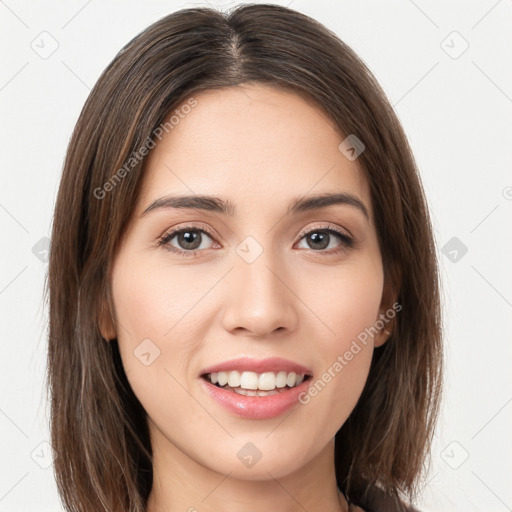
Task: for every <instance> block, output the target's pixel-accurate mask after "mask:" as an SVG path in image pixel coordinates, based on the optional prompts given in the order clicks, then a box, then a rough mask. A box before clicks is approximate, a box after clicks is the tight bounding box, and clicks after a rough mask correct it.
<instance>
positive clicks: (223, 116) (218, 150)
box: [138, 84, 371, 214]
mask: <svg viewBox="0 0 512 512" xmlns="http://www.w3.org/2000/svg"><path fill="white" fill-rule="evenodd" d="M193 99H194V100H195V102H194V103H190V101H189V104H195V106H194V107H192V108H186V109H183V110H180V107H177V109H175V110H174V111H173V112H172V113H170V116H171V115H172V116H174V117H173V118H172V119H173V123H172V129H170V130H169V132H168V133H165V134H164V135H163V137H162V139H161V141H160V142H158V143H157V145H156V147H155V148H154V149H152V150H151V152H150V153H149V155H148V157H147V160H146V165H145V177H144V180H143V186H142V190H141V194H140V201H139V205H138V210H139V212H141V211H142V210H143V209H144V206H145V205H147V203H148V202H150V201H151V200H154V199H155V198H156V197H160V196H162V195H165V194H173V193H186V194H210V195H218V196H223V197H226V198H229V199H230V200H231V201H232V202H233V203H236V204H237V211H240V210H243V209H244V208H245V209H252V210H255V211H258V210H260V211H261V208H262V207H264V208H272V207H274V206H276V208H281V209H282V206H283V205H285V206H287V205H288V203H289V199H290V198H292V197H298V196H303V195H306V194H317V193H322V192H328V191H329V192H332V191H336V192H347V193H350V194H353V195H355V196H357V197H359V198H360V199H361V200H362V201H363V202H364V203H365V205H366V207H367V209H368V211H369V212H370V214H371V202H370V196H369V187H368V183H367V180H366V176H365V173H364V171H363V169H362V168H361V167H360V166H359V164H358V162H357V160H355V161H350V160H348V159H347V158H346V157H345V156H344V154H343V153H341V152H340V151H339V149H338V146H339V145H340V143H341V142H342V141H343V140H344V138H345V136H344V135H343V134H342V133H340V132H339V130H338V129H337V128H336V126H335V125H334V123H333V122H332V121H331V120H330V119H329V118H328V117H327V116H326V115H325V113H324V112H323V111H322V110H321V109H320V108H319V107H318V106H316V105H315V104H314V103H312V102H310V101H307V100H306V99H304V98H302V97H301V96H299V95H298V94H295V93H294V92H292V91H289V90H284V89H276V88H272V87H268V86H264V85H259V84H257V85H243V86H237V87H230V88H225V89H219V90H209V91H205V92H202V93H200V94H197V95H194V96H193ZM189 100H190V98H189ZM184 104H185V103H184ZM170 116H169V119H170ZM278 203H279V204H278Z"/></svg>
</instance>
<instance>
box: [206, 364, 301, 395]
mask: <svg viewBox="0 0 512 512" xmlns="http://www.w3.org/2000/svg"><path fill="white" fill-rule="evenodd" d="M201 377H202V378H203V379H204V380H206V381H207V382H209V383H210V384H213V385H214V386H216V387H218V388H221V389H223V390H225V391H231V392H233V393H237V394H239V395H244V396H252V397H255V396H258V397H264V396H273V395H277V394H279V393H283V392H285V391H288V390H290V389H293V388H296V387H297V386H300V385H301V384H302V383H303V382H304V381H307V380H309V379H311V375H309V374H307V373H296V372H286V371H284V370H282V371H279V372H264V373H256V372H250V371H243V372H242V371H237V370H232V371H221V372H211V373H204V374H202V375H201Z"/></svg>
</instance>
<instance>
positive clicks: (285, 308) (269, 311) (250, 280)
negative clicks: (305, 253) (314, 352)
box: [222, 252, 300, 337]
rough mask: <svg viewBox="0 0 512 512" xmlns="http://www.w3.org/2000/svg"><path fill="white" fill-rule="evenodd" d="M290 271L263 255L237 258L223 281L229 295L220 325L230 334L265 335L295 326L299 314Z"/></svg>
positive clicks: (291, 328) (284, 265)
mask: <svg viewBox="0 0 512 512" xmlns="http://www.w3.org/2000/svg"><path fill="white" fill-rule="evenodd" d="M289 274H290V272H289V271H288V272H287V271H286V264H284V263H280V264H279V265H278V266H276V263H275V260H271V259H270V258H269V257H267V256H266V253H265V252H263V254H262V255H261V256H260V257H259V258H258V259H257V260H256V261H254V262H252V263H247V262H246V261H244V260H243V259H242V258H237V260H236V261H235V267H234V268H233V270H232V271H231V272H230V273H229V275H228V276H227V280H226V283H225V286H226V293H227V296H228V299H227V305H226V307H225V309H224V315H223V319H222V321H223V326H224V328H225V329H226V330H227V331H229V332H232V333H235V332H239V331H243V332H244V334H245V335H249V336H254V337H264V336H266V335H268V334H270V333H272V332H274V331H276V332H277V331H283V330H290V331H293V330H294V329H295V328H296V325H297V320H298V315H297V309H296V308H297V303H299V302H300V300H299V299H298V298H297V297H296V296H295V295H294V293H293V291H292V288H293V285H292V283H291V278H290V275H289Z"/></svg>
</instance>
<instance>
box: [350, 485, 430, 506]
mask: <svg viewBox="0 0 512 512" xmlns="http://www.w3.org/2000/svg"><path fill="white" fill-rule="evenodd" d="M342 492H343V491H342ZM343 496H345V493H343ZM345 498H346V497H345ZM347 502H348V504H349V506H350V510H352V509H353V507H354V505H355V506H358V507H360V508H361V509H363V511H364V512H420V511H419V510H418V509H417V508H414V507H412V506H410V505H409V506H407V505H406V504H404V503H403V502H402V501H401V500H400V499H398V498H396V497H394V496H390V495H389V494H386V493H385V492H384V491H383V490H382V489H379V488H378V487H376V486H373V487H371V488H370V490H369V491H368V495H367V498H366V500H365V501H364V502H360V501H350V500H347Z"/></svg>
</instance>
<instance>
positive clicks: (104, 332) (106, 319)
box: [99, 298, 117, 341]
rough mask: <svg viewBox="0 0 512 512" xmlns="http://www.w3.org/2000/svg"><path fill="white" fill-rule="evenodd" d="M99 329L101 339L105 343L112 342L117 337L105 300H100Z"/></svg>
mask: <svg viewBox="0 0 512 512" xmlns="http://www.w3.org/2000/svg"><path fill="white" fill-rule="evenodd" d="M99 329H100V332H101V336H102V338H104V339H105V340H106V341H110V340H113V339H114V338H116V337H117V334H116V329H115V326H114V322H113V320H112V315H111V312H110V307H109V305H108V302H107V300H106V299H105V298H103V299H102V301H101V305H100V313H99Z"/></svg>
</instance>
